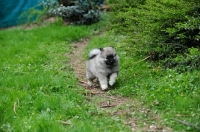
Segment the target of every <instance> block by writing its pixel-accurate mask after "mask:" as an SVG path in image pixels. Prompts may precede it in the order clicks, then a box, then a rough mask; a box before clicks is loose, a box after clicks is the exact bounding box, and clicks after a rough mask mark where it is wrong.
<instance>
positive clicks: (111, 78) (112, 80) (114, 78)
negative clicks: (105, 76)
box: [109, 73, 117, 86]
mask: <svg viewBox="0 0 200 132" xmlns="http://www.w3.org/2000/svg"><path fill="white" fill-rule="evenodd" d="M116 78H117V73H113V74H111V75H110V81H109V84H110V86H112V85H113V84H114V83H115V80H116Z"/></svg>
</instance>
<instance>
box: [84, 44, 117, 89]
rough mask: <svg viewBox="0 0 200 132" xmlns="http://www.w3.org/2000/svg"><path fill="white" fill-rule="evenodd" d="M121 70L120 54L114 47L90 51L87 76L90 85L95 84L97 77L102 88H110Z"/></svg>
mask: <svg viewBox="0 0 200 132" xmlns="http://www.w3.org/2000/svg"><path fill="white" fill-rule="evenodd" d="M118 71H119V56H118V55H117V53H116V51H115V49H114V48H113V47H105V48H100V49H93V50H91V51H90V54H89V59H88V60H87V62H86V76H87V79H88V85H89V86H92V85H93V80H94V79H95V78H97V79H98V80H99V83H100V85H101V88H102V90H107V89H108V79H109V84H110V86H112V85H113V84H114V83H115V80H116V78H117V75H118Z"/></svg>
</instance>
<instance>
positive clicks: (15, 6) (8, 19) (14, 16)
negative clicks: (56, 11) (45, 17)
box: [0, 0, 42, 28]
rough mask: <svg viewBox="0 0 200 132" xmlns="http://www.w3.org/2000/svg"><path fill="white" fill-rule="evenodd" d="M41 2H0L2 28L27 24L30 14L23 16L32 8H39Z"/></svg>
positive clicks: (17, 0) (9, 0) (10, 0)
mask: <svg viewBox="0 0 200 132" xmlns="http://www.w3.org/2000/svg"><path fill="white" fill-rule="evenodd" d="M39 2H40V0H0V28H6V27H10V26H15V25H18V24H23V23H26V22H27V20H28V17H29V16H28V15H29V14H28V13H27V14H26V15H22V14H23V13H24V12H25V11H28V10H29V9H31V8H37V9H42V7H39V6H38V5H39Z"/></svg>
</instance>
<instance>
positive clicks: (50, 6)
mask: <svg viewBox="0 0 200 132" xmlns="http://www.w3.org/2000/svg"><path fill="white" fill-rule="evenodd" d="M42 4H43V5H44V6H46V7H47V10H48V12H49V13H50V14H52V15H55V16H61V17H62V18H63V19H64V20H65V21H68V22H70V23H74V24H92V23H95V22H97V21H99V18H100V11H99V8H98V5H97V2H96V1H95V0H89V1H84V0H75V1H72V2H71V4H70V5H69V6H63V5H62V4H61V5H58V4H57V3H55V2H50V1H48V2H43V3H42Z"/></svg>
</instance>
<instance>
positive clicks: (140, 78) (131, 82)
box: [85, 32, 200, 131]
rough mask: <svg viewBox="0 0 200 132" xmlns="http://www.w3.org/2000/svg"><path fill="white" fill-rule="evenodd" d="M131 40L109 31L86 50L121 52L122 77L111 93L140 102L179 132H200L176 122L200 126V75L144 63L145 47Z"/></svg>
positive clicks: (196, 72)
mask: <svg viewBox="0 0 200 132" xmlns="http://www.w3.org/2000/svg"><path fill="white" fill-rule="evenodd" d="M132 38H133V39H134V37H132ZM128 39H129V37H128V36H127V37H126V36H122V35H116V34H113V33H112V32H108V33H106V34H104V35H103V36H100V37H95V38H93V39H92V40H91V41H90V44H89V45H88V46H87V48H86V50H85V52H86V53H88V52H89V50H91V49H92V48H100V47H105V46H111V45H112V46H114V47H115V49H116V50H117V52H118V54H119V56H120V71H119V76H118V79H117V82H116V84H115V85H114V90H110V91H108V92H109V93H112V94H117V95H122V96H126V97H131V98H133V99H138V100H140V101H141V102H143V103H144V104H145V105H146V106H148V107H149V108H150V109H151V111H152V112H153V113H159V115H161V116H162V120H163V121H164V123H165V124H166V125H167V126H169V127H172V128H173V129H174V130H176V131H182V130H186V131H197V129H195V128H194V127H190V126H185V125H183V124H181V123H180V122H177V121H176V119H180V120H182V121H186V122H188V123H191V124H196V125H198V126H200V122H199V121H200V96H199V94H200V90H199V88H200V82H199V80H200V76H199V75H200V72H199V71H193V72H189V71H188V72H184V73H179V72H178V71H177V70H176V69H165V68H163V67H162V66H160V65H159V63H152V62H150V61H148V60H145V61H141V60H143V59H144V58H146V57H147V56H145V55H144V54H143V48H142V47H140V46H141V45H140V43H138V44H132V43H130V41H129V40H128ZM141 39H142V38H141ZM86 56H87V54H85V58H87V57H86Z"/></svg>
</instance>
